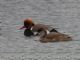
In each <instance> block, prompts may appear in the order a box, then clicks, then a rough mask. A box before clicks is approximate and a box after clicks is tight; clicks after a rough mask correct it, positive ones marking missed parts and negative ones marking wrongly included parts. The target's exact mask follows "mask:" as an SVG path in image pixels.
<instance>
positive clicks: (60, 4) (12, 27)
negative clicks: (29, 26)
mask: <svg viewBox="0 0 80 60" xmlns="http://www.w3.org/2000/svg"><path fill="white" fill-rule="evenodd" d="M79 10H80V0H0V59H1V60H64V59H65V60H80V48H79V47H80V38H79V37H80V26H79V25H80V11H79ZM28 17H31V18H32V19H33V21H35V22H41V23H44V24H49V25H52V26H53V27H57V28H59V29H58V30H59V31H60V32H62V33H66V34H68V35H71V36H72V37H73V41H70V42H58V43H40V42H39V41H35V40H38V38H37V37H31V38H29V37H26V38H25V37H24V35H23V31H24V30H19V28H20V27H21V26H22V25H23V23H22V22H23V20H24V19H26V18H28Z"/></svg>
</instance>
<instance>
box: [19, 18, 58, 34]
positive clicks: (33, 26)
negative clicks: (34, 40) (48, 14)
mask: <svg viewBox="0 0 80 60" xmlns="http://www.w3.org/2000/svg"><path fill="white" fill-rule="evenodd" d="M24 28H26V30H27V29H28V30H31V31H32V32H33V33H34V32H36V34H35V35H39V30H40V28H43V29H46V30H50V29H51V27H50V25H45V24H40V23H37V24H35V23H34V22H33V21H32V18H27V19H25V20H24V25H23V26H22V27H21V28H20V29H24ZM53 30H54V29H53ZM53 30H52V31H53ZM52 31H51V32H52ZM55 31H57V30H55ZM24 33H25V32H24ZM32 35H34V34H32Z"/></svg>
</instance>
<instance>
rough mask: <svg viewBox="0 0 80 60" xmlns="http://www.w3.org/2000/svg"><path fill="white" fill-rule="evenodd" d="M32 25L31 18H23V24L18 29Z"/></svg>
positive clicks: (28, 27) (29, 27)
mask: <svg viewBox="0 0 80 60" xmlns="http://www.w3.org/2000/svg"><path fill="white" fill-rule="evenodd" d="M32 26H34V23H33V21H32V18H27V19H25V20H24V26H22V27H21V28H20V29H23V28H26V29H31V27H32Z"/></svg>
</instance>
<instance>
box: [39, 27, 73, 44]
mask: <svg viewBox="0 0 80 60" xmlns="http://www.w3.org/2000/svg"><path fill="white" fill-rule="evenodd" d="M40 30H42V31H41V35H40V38H39V41H40V42H41V43H48V42H61V41H71V40H72V37H71V36H69V35H66V34H63V33H60V32H55V31H54V32H49V31H48V30H46V29H43V28H41V29H40Z"/></svg>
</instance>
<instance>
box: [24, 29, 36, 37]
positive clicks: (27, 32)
mask: <svg viewBox="0 0 80 60" xmlns="http://www.w3.org/2000/svg"><path fill="white" fill-rule="evenodd" d="M24 35H25V36H28V37H29V36H32V35H34V34H33V32H32V31H31V30H30V29H25V31H24Z"/></svg>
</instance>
